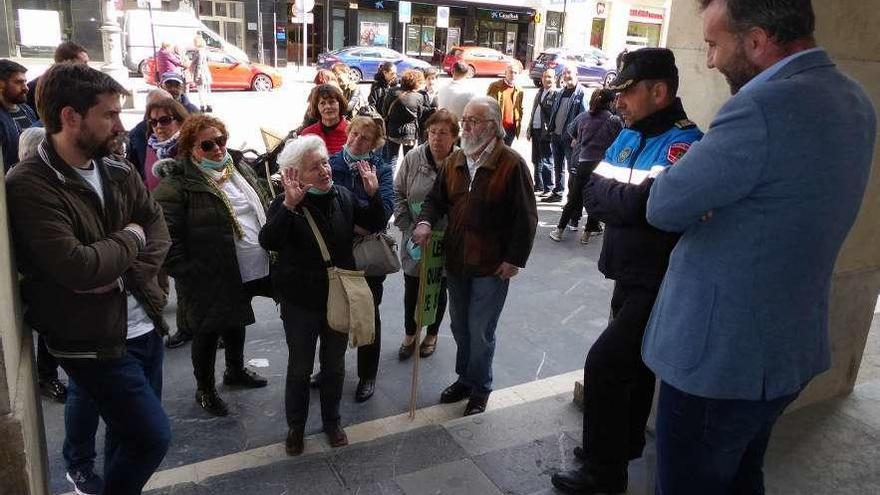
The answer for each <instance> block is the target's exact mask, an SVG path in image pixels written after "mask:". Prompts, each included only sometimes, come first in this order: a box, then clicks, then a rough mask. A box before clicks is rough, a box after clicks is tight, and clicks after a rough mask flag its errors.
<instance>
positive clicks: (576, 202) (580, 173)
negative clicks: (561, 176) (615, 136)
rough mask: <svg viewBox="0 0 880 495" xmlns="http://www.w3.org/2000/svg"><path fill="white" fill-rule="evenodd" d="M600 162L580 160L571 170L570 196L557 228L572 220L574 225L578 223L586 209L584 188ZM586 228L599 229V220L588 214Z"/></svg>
mask: <svg viewBox="0 0 880 495" xmlns="http://www.w3.org/2000/svg"><path fill="white" fill-rule="evenodd" d="M598 164H599V162H598V161H591V162H580V163H578V166H577V168H576V169H574V170H570V171H569V172H570V173H569V175H568V197H567V199H566V201H565V207H563V208H562V216H561V217H559V223H558V224H557V225H556V227H557V228H560V229H564V228H565V226H566V225H568V223H569V222H572V221H573V222H574V225H577V222H578V221H579V220H580V218H581V212H582V211H583V209H584V188H585V187H587V181H589V180H590V175H591V174H592V173H593V170H595V169H596V165H598ZM585 230H586V231H587V232H595V231H597V230H599V221H598V220H596V219H595V218H593V217H589V216H588V217H587V225H586V227H585Z"/></svg>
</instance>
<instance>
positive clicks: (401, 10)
mask: <svg viewBox="0 0 880 495" xmlns="http://www.w3.org/2000/svg"><path fill="white" fill-rule="evenodd" d="M397 19H398V20H399V21H400V22H402V23H404V24H406V23H408V22H412V4H411V3H409V2H397Z"/></svg>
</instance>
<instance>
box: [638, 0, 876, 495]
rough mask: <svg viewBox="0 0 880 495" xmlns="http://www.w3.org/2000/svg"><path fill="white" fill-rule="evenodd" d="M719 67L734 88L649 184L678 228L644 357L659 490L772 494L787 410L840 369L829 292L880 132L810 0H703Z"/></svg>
mask: <svg viewBox="0 0 880 495" xmlns="http://www.w3.org/2000/svg"><path fill="white" fill-rule="evenodd" d="M701 6H702V8H703V9H704V11H703V30H704V32H705V35H706V41H707V42H708V46H709V52H708V66H709V68H717V69H718V70H719V71H720V72H721V73H722V74H723V75H724V76H725V77H726V78H727V81H728V83H729V84H730V87H731V90H732V93H734V96H733V97H732V98H731V99H730V100H729V101H728V102H727V103H726V104H725V105H724V106H723V107H722V108H721V110H720V111H719V112H718V114H717V115H716V117H715V119H714V121H713V122H712V125H711V127H710V130H709V132H708V133H707V134H706V137H705V139H703V140H702V141H700V142H699V143H697V144H695V145H694V146H693V147H692V148H691V150H690V151H689V152H688V154H687V155H686V156H685V157H684V158H683V159H682V160H681V161H680V162H679V163H678V164H677V165H676V166H675V167H672V168H670V169H669V170H666V171H664V172H662V173H661V174H660V175H659V176H658V177H657V179H656V180H655V181H654V185H653V187H652V188H651V197H650V200H649V201H648V209H647V218H648V221H649V222H650V223H651V224H652V225H654V226H656V227H657V228H659V229H662V230H667V231H672V232H681V233H682V237H681V240H680V241H679V243H678V246H677V247H676V248H675V252H674V253H673V255H672V258H671V259H670V261H669V271H668V272H667V273H666V278H665V279H664V281H663V286H662V288H661V291H660V296H659V298H658V300H657V304H656V306H655V307H654V312H653V314H652V315H651V321H650V324H649V326H648V330H647V332H646V335H645V339H644V343H643V351H642V353H643V354H642V355H643V358H644V360H645V363H646V364H647V365H648V366H649V367H650V368H651V369H652V370H653V371H654V372H655V373H656V374H657V376H659V377H660V379H661V382H662V384H661V388H660V398H659V405H658V409H657V489H658V491H657V493H662V494H675V495H690V494H707V493H713V494H714V493H764V486H763V474H762V465H763V461H764V452H765V450H766V448H767V442H768V441H769V439H770V433H771V431H772V429H773V425H774V424H775V422H776V420H777V419H778V418H779V416H780V415H781V414H782V412H783V410H784V409H785V408H786V406H788V404H790V403H791V402H792V401H793V400H794V399H795V398H796V397H797V396H798V394H799V393H800V391H801V390H803V387H804V386H805V385H806V384H807V383H808V382H809V381H810V380H811V379H812V378H813V377H814V376H815V375H817V374H819V373H821V372H822V371H824V370H826V369H828V367H829V366H830V350H829V342H828V304H829V302H828V299H829V297H828V294H829V290H830V282H831V275H832V273H833V269H834V263H835V260H836V259H837V255H838V253H839V251H840V247H841V245H842V243H843V241H844V239H845V238H846V236H847V233H848V232H849V230H850V227H851V226H852V225H853V222H854V221H855V218H856V214H857V213H858V211H859V207H860V205H861V202H862V195H863V193H864V191H865V187H866V184H867V180H868V176H869V173H870V169H871V162H872V154H873V150H874V141H875V136H876V132H877V121H876V115H875V113H874V110H873V104H872V103H871V101H870V100H869V99H868V97H867V95H866V94H865V92H864V91H863V90H862V88H860V87H859V85H858V84H856V83H855V82H853V81H852V80H851V79H849V78H847V77H846V76H845V75H844V74H842V73H841V72H840V71H839V70H838V69H837V68H836V67H835V65H834V63H833V62H832V61H831V59H830V58H829V57H828V54H827V53H826V52H825V51H824V50H822V49H820V48H817V47H816V42H815V39H814V38H813V29H814V25H815V16H814V14H813V9H812V5H811V3H810V1H809V0H775V1H773V2H770V1H767V0H763V1H761V0H701Z"/></svg>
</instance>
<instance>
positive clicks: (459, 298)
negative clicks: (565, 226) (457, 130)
mask: <svg viewBox="0 0 880 495" xmlns="http://www.w3.org/2000/svg"><path fill="white" fill-rule="evenodd" d="M461 130H462V132H461V149H460V150H457V151H455V152H454V153H453V154H452V155H450V157H449V159H448V160H447V165H446V167H445V168H444V169H443V170H441V171H440V173H439V174H438V175H437V179H436V180H435V182H434V188H433V190H432V191H431V192H430V193H429V194H428V197H427V198H426V199H425V203H424V205H423V206H422V212H421V214H420V216H419V218H418V220H419V222H418V225H417V227H416V229H415V231H414V232H413V241H414V242H415V243H416V244H418V245H420V246H422V247H423V248H427V245H428V241H429V239H430V238H431V225H433V224H436V223H437V221H438V220H439V219H440V218H442V217H444V216H447V215H448V217H449V224H448V227H447V228H446V233H445V238H444V251H445V266H446V271H447V274H448V288H449V315H450V320H451V327H452V336H453V337H454V338H455V343H456V345H457V346H458V349H457V353H456V359H455V372H456V374H457V375H458V379H457V380H456V381H455V383H453V384H452V385H450V386H449V387H447V388H446V390H444V391H443V393H442V394H441V395H440V402H443V403H452V402H458V401H460V400H463V399H468V403H467V406H466V407H465V409H464V415H465V416H470V415H472V414H479V413H481V412H483V411H485V410H486V403H487V402H488V399H489V394H490V393H491V392H492V359H493V357H494V355H495V328H496V326H497V325H498V319H499V317H500V316H501V310H502V309H503V308H504V301H505V299H506V298H507V289H508V286H509V284H510V279H511V278H513V277H514V276H516V274H517V273H518V272H519V270H520V269H521V268H524V267H525V266H526V261H527V260H528V258H529V254H530V253H531V250H532V242H533V241H534V239H535V229H536V228H537V225H538V210H537V205H536V204H535V196H534V193H533V184H532V178H531V174H530V173H529V169H528V167H527V166H526V163H525V161H524V160H523V159H522V157H520V156H519V154H517V153H516V152H515V151H513V150H512V149H510V148H509V147H507V146H506V145H505V144H504V142H503V141H502V138H503V137H504V128H503V127H502V124H501V108H500V107H499V106H498V102H497V101H496V100H495V99H494V98H490V97H486V96H481V97H475V98H473V99H472V100H471V101H470V103H468V105H467V106H466V107H465V109H464V112H463V114H462V118H461Z"/></svg>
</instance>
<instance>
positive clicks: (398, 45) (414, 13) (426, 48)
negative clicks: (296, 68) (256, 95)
mask: <svg viewBox="0 0 880 495" xmlns="http://www.w3.org/2000/svg"><path fill="white" fill-rule="evenodd" d="M294 3H295V2H294V0H290V16H289V24H288V34H287V37H288V40H289V41H290V42H289V45H288V49H289V60H302V39H303V28H302V22H303V20H305V22H306V40H307V45H308V50H309V56H308V59H309V61H314V60H315V57H317V54H318V53H320V52H323V51H330V50H336V49H339V48H342V47H345V46H383V47H388V48H391V49H394V50H397V51H399V52H401V53H405V54H406V55H409V56H411V57H416V58H420V59H423V60H426V61H428V62H431V63H432V64H435V65H439V64H440V63H441V62H442V61H443V57H444V56H445V55H446V53H448V52H449V50H450V49H451V48H452V47H454V46H458V45H480V46H486V47H491V48H495V49H497V50H499V51H501V52H503V53H506V54H508V55H510V56H513V57H516V58H518V59H520V60H522V61H523V62H524V63H525V62H527V61H528V60H530V59H531V57H532V52H533V50H534V38H535V14H536V13H537V12H538V10H537V9H536V6H537V5H540V2H535V1H531V0H511V1H509V2H476V1H470V0H451V1H445V0H422V1H419V2H409V13H410V15H409V17H408V18H407V16H406V6H405V5H404V7H403V12H402V11H401V2H399V1H397V0H356V1H355V0H352V1H341V0H318V5H315V6H314V8H313V9H312V12H311V15H309V14H305V15H303V13H301V12H298V11H297V9H296V8H295V6H294ZM404 3H405V2H404ZM402 21H407V22H402Z"/></svg>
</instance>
